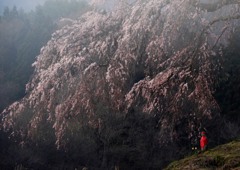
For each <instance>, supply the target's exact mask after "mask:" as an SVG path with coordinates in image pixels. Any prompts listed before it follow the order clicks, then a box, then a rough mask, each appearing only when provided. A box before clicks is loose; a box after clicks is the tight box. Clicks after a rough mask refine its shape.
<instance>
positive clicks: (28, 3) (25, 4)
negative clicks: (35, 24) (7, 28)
mask: <svg viewBox="0 0 240 170" xmlns="http://www.w3.org/2000/svg"><path fill="white" fill-rule="evenodd" d="M45 1H46V0H0V13H1V14H2V12H3V10H4V8H5V7H6V6H8V7H9V8H12V7H13V6H14V5H15V6H16V7H17V8H18V9H23V10H24V11H31V10H33V9H34V8H35V7H36V6H37V5H40V4H43V3H44V2H45Z"/></svg>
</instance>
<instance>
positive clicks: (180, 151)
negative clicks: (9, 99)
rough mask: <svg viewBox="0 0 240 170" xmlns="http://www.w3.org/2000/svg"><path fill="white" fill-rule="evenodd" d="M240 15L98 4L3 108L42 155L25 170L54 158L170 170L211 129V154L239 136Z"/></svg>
mask: <svg viewBox="0 0 240 170" xmlns="http://www.w3.org/2000/svg"><path fill="white" fill-rule="evenodd" d="M101 3H103V6H104V1H103V2H102V1H101ZM106 3H107V2H106ZM93 5H94V4H93ZM239 18H240V13H239V2H238V1H237V0H232V1H224V0H217V1H214V2H212V3H208V2H206V1H198V0H194V1H189V0H172V1H168V0H148V1H142V0H139V1H134V2H129V1H127V2H126V1H121V2H118V3H116V6H115V7H114V9H113V10H112V11H106V10H97V9H96V8H94V7H93V10H91V11H89V12H87V13H85V14H84V15H82V16H81V17H80V18H79V19H76V20H74V21H72V23H71V24H70V25H66V26H65V27H63V28H61V29H59V30H57V31H55V32H54V33H53V34H52V36H51V39H50V40H49V41H48V42H47V44H46V45H45V46H43V47H42V48H41V50H40V55H38V56H37V59H36V61H35V62H34V63H33V64H32V66H33V67H34V73H33V75H32V77H31V80H30V81H29V82H28V83H27V85H26V95H25V96H24V97H23V98H22V99H21V100H19V101H17V102H14V103H13V104H11V105H10V106H9V107H7V108H6V109H5V110H4V111H3V112H2V123H1V126H2V129H3V130H4V131H5V132H7V133H9V134H10V137H11V138H12V139H15V140H16V141H17V143H20V144H21V146H23V147H26V148H28V147H29V146H31V147H36V148H38V150H40V153H41V154H36V156H37V159H35V160H34V161H35V164H34V165H33V164H31V161H25V166H29V165H31V166H32V167H33V168H37V167H39V166H41V167H42V168H48V169H51V168H50V167H51V166H53V165H52V164H49V163H48V161H49V159H50V158H49V157H51V160H52V157H54V156H53V155H54V154H56V155H61V156H59V157H58V158H56V160H58V161H59V162H60V161H61V159H63V158H64V160H65V162H64V163H63V162H61V163H62V164H64V166H70V165H71V166H75V167H77V166H80V167H84V166H86V167H89V168H90V169H113V167H115V169H116V168H120V169H162V168H163V167H164V166H166V165H167V164H168V163H169V162H171V161H172V160H175V159H179V158H181V157H183V156H185V155H186V154H189V153H190V152H191V151H190V148H191V145H192V141H193V140H195V139H197V138H198V133H199V131H201V130H203V129H204V130H206V131H207V134H208V136H209V147H210V148H211V147H213V146H216V145H218V144H221V143H223V142H226V141H229V140H232V139H234V138H236V137H238V136H239V123H240V119H239V102H240V101H239V97H240V96H239V94H240V88H239V83H240V80H239V77H238V75H239V71H240V70H239V63H240V59H239V50H238V49H239V43H238V42H239V40H240V37H239V35H240V34H239V31H240V30H239V26H240V25H239ZM219 129H221V130H219ZM50 146H51V147H50ZM46 147H47V148H48V147H49V148H51V149H49V153H45V154H44V152H43V148H46ZM53 148H56V149H58V150H56V151H55V150H54V149H53ZM41 150H42V151H41ZM58 152H61V154H57V153H58ZM50 153H51V154H50ZM64 153H65V154H64ZM49 155H51V156H49ZM28 159H29V160H32V158H31V159H30V158H28ZM28 159H25V160H28ZM36 160H38V161H36ZM56 160H55V162H54V161H53V160H52V162H51V163H53V162H54V166H55V164H56V166H58V163H59V162H58V161H56ZM72 168H73V167H72ZM68 169H71V168H68Z"/></svg>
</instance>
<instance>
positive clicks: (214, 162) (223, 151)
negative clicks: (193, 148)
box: [165, 140, 240, 170]
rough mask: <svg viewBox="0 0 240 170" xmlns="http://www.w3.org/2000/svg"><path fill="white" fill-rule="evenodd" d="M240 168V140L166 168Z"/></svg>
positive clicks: (171, 169)
mask: <svg viewBox="0 0 240 170" xmlns="http://www.w3.org/2000/svg"><path fill="white" fill-rule="evenodd" d="M184 169H191V170H195V169H205V170H207V169H235V170H237V169H240V140H237V141H233V142H230V143H227V144H224V145H220V146H218V147H216V148H214V149H211V150H209V151H206V152H204V153H200V154H196V155H193V156H190V157H187V158H185V159H182V160H179V161H175V162H173V163H171V164H170V165H169V166H168V167H167V168H166V169H165V170H184Z"/></svg>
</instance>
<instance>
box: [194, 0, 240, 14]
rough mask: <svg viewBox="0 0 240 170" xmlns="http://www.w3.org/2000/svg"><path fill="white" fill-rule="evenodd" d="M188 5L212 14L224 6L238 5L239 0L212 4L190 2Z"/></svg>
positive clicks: (220, 0) (218, 1) (197, 0)
mask: <svg viewBox="0 0 240 170" xmlns="http://www.w3.org/2000/svg"><path fill="white" fill-rule="evenodd" d="M190 3H191V5H192V6H195V7H198V8H200V9H202V10H207V11H208V12H213V11H216V10H218V9H220V8H222V7H223V6H226V5H231V4H240V0H217V1H216V2H214V3H203V2H200V0H192V1H190Z"/></svg>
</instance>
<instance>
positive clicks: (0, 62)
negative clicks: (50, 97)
mask: <svg viewBox="0 0 240 170" xmlns="http://www.w3.org/2000/svg"><path fill="white" fill-rule="evenodd" d="M87 8H88V7H87V4H86V2H84V1H77V0H73V1H65V0H61V1H52V0H50V1H46V2H45V4H44V5H43V6H37V7H36V9H35V10H34V11H32V12H30V13H25V12H24V11H23V10H18V8H17V7H16V6H14V7H13V8H12V9H9V7H5V9H4V12H3V15H2V16H0V103H1V105H0V111H2V110H3V109H4V108H5V107H6V106H8V105H9V104H11V103H12V102H14V101H15V100H18V99H20V98H22V97H23V96H24V95H25V84H26V83H27V82H28V80H29V78H30V75H31V74H32V72H33V68H32V67H31V64H32V63H33V62H34V60H35V58H36V56H37V55H38V54H39V51H40V48H41V47H42V46H43V45H44V44H46V42H47V41H48V40H49V39H50V37H51V34H52V33H53V32H54V31H55V30H56V28H57V24H56V23H57V20H58V19H60V18H61V17H68V18H76V17H78V16H80V15H81V14H82V13H84V12H85V11H86V10H87Z"/></svg>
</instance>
